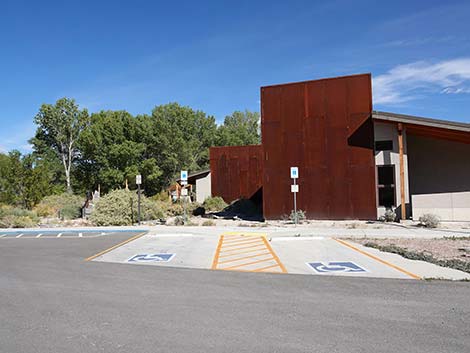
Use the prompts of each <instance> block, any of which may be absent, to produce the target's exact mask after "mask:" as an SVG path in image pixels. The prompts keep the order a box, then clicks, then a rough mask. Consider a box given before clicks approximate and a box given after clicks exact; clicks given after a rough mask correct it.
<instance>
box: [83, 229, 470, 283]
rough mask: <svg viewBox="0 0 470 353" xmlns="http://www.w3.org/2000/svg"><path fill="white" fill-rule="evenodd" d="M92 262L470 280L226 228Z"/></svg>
mask: <svg viewBox="0 0 470 353" xmlns="http://www.w3.org/2000/svg"><path fill="white" fill-rule="evenodd" d="M92 260H94V261H101V262H117V263H127V264H144V265H152V266H166V267H186V268H201V269H214V270H231V271H244V272H245V271H246V272H278V273H291V274H304V275H320V276H325V275H327V276H329V275H331V276H349V277H377V278H397V279H425V278H444V279H453V280H461V279H470V274H468V273H465V272H461V271H457V270H453V269H449V268H444V267H440V266H436V265H433V264H430V263H427V262H423V261H414V260H408V259H405V258H402V257H401V256H399V255H396V254H390V253H384V252H381V251H379V250H376V249H370V248H365V247H363V246H361V245H359V244H355V243H352V242H349V241H344V240H341V239H335V238H324V237H308V238H300V237H299V238H296V237H285V238H283V237H273V238H269V237H266V234H263V233H253V232H230V233H227V232H225V233H222V234H220V235H219V236H214V235H201V234H197V235H195V234H189V233H183V232H182V233H176V234H155V233H153V234H146V235H143V236H140V237H138V238H137V239H135V240H132V239H131V240H130V241H126V243H125V244H122V245H119V244H118V245H117V246H115V247H114V248H112V249H109V250H105V251H104V252H103V253H102V254H97V255H95V256H93V257H92Z"/></svg>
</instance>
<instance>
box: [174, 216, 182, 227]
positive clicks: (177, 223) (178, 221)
mask: <svg viewBox="0 0 470 353" xmlns="http://www.w3.org/2000/svg"><path fill="white" fill-rule="evenodd" d="M173 225H175V226H184V218H183V217H182V216H177V217H175V220H174V221H173Z"/></svg>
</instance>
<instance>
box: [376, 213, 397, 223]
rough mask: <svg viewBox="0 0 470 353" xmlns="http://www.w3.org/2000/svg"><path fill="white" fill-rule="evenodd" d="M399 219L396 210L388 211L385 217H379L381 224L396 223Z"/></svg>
mask: <svg viewBox="0 0 470 353" xmlns="http://www.w3.org/2000/svg"><path fill="white" fill-rule="evenodd" d="M396 219H397V214H396V213H395V211H394V210H386V211H385V213H384V215H383V216H380V217H379V221H381V222H395V220H396Z"/></svg>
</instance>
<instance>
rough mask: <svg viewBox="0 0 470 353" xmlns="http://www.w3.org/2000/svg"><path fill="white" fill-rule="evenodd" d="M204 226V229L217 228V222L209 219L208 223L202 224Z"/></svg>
mask: <svg viewBox="0 0 470 353" xmlns="http://www.w3.org/2000/svg"><path fill="white" fill-rule="evenodd" d="M202 225H203V226H204V227H213V226H215V222H214V221H213V220H211V219H208V220H207V221H204V222H202Z"/></svg>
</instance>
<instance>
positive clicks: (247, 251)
mask: <svg viewBox="0 0 470 353" xmlns="http://www.w3.org/2000/svg"><path fill="white" fill-rule="evenodd" d="M263 249H264V247H262V248H259V247H256V248H252V249H251V250H246V251H238V252H233V253H228V254H226V253H224V255H220V256H219V258H220V259H223V258H225V257H231V256H234V255H242V254H249V253H250V252H255V251H260V250H263Z"/></svg>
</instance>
